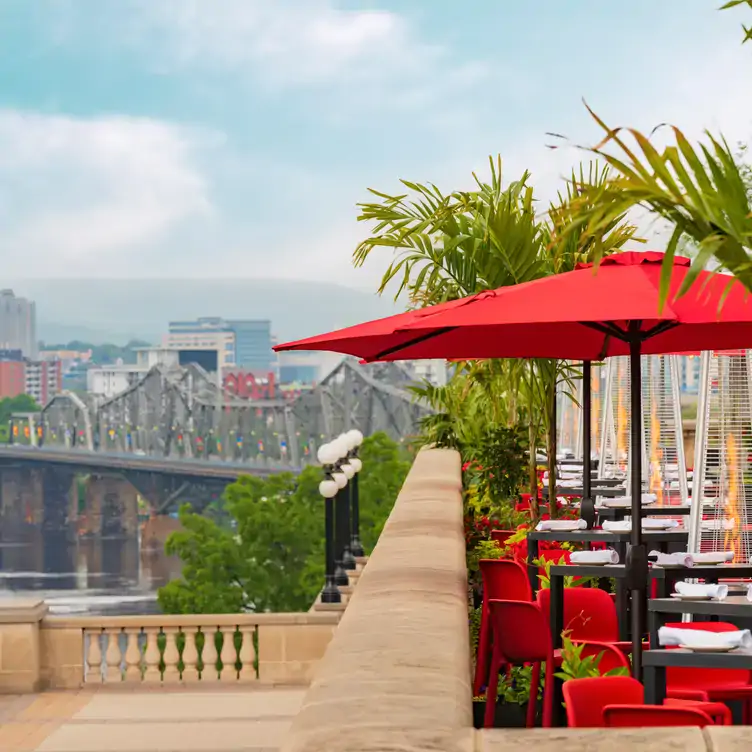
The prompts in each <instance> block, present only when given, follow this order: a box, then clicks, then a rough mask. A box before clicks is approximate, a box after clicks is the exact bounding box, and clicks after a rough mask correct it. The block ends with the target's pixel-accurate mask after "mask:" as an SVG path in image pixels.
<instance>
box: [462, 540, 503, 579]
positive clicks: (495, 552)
mask: <svg viewBox="0 0 752 752" xmlns="http://www.w3.org/2000/svg"><path fill="white" fill-rule="evenodd" d="M503 558H505V551H504V549H503V548H501V546H499V545H498V544H497V543H496V541H492V540H481V541H478V543H476V544H475V546H473V547H472V548H468V549H467V570H468V574H469V576H470V577H471V578H472V577H473V576H474V575H476V574H477V573H478V571H479V570H480V564H479V562H480V560H481V559H503Z"/></svg>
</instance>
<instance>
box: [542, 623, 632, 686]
mask: <svg viewBox="0 0 752 752" xmlns="http://www.w3.org/2000/svg"><path fill="white" fill-rule="evenodd" d="M561 639H562V648H561V657H562V662H561V666H560V668H559V670H558V671H557V672H556V673H555V674H554V676H556V677H557V678H559V679H562V680H563V681H569V680H570V679H588V678H591V677H596V676H629V669H627V668H624V667H621V668H614V669H611V670H610V671H606V672H605V673H601V671H600V670H599V668H598V667H599V665H600V662H601V660H602V659H603V653H598V655H588V656H585V657H583V656H582V652H583V650H584V649H585V646H584V645H582V644H579V643H576V642H573V641H572V640H571V638H570V637H569V633H568V632H562V635H561Z"/></svg>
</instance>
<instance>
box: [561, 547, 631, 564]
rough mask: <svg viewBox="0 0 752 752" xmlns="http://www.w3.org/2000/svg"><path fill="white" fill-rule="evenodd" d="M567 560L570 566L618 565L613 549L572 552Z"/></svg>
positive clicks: (616, 555) (617, 556)
mask: <svg viewBox="0 0 752 752" xmlns="http://www.w3.org/2000/svg"><path fill="white" fill-rule="evenodd" d="M569 560H570V561H571V562H572V564H618V563H619V554H618V553H616V551H614V549H613V548H607V549H606V550H605V551H574V552H573V553H572V554H571V555H570V558H569Z"/></svg>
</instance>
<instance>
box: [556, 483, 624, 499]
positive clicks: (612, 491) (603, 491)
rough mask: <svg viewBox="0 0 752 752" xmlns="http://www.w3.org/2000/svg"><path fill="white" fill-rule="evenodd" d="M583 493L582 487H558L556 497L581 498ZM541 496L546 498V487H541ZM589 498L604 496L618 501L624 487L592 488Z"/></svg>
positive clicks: (622, 494) (594, 486)
mask: <svg viewBox="0 0 752 752" xmlns="http://www.w3.org/2000/svg"><path fill="white" fill-rule="evenodd" d="M583 493H584V491H583V488H582V486H571V487H570V486H558V487H557V489H556V495H557V496H582V494H583ZM543 495H544V496H548V486H544V487H543ZM590 495H591V496H605V497H607V498H609V499H618V498H619V497H620V496H625V495H626V494H625V489H624V486H613V487H607V486H596V485H595V484H593V486H592V487H591V488H590Z"/></svg>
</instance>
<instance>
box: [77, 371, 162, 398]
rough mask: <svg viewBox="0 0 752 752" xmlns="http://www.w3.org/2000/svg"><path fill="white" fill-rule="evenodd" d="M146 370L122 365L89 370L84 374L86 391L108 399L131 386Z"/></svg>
mask: <svg viewBox="0 0 752 752" xmlns="http://www.w3.org/2000/svg"><path fill="white" fill-rule="evenodd" d="M148 370H149V369H148V368H145V367H144V366H134V365H122V364H120V365H114V366H101V367H99V368H90V369H89V370H88V371H87V372H86V390H87V391H88V392H89V393H90V394H96V395H97V396H99V397H104V398H106V399H109V398H110V397H114V396H115V395H116V394H120V392H124V391H125V390H126V389H127V388H128V387H130V386H133V384H135V383H137V382H138V381H139V380H140V379H142V378H143V377H144V375H145V374H146V373H147V371H148Z"/></svg>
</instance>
